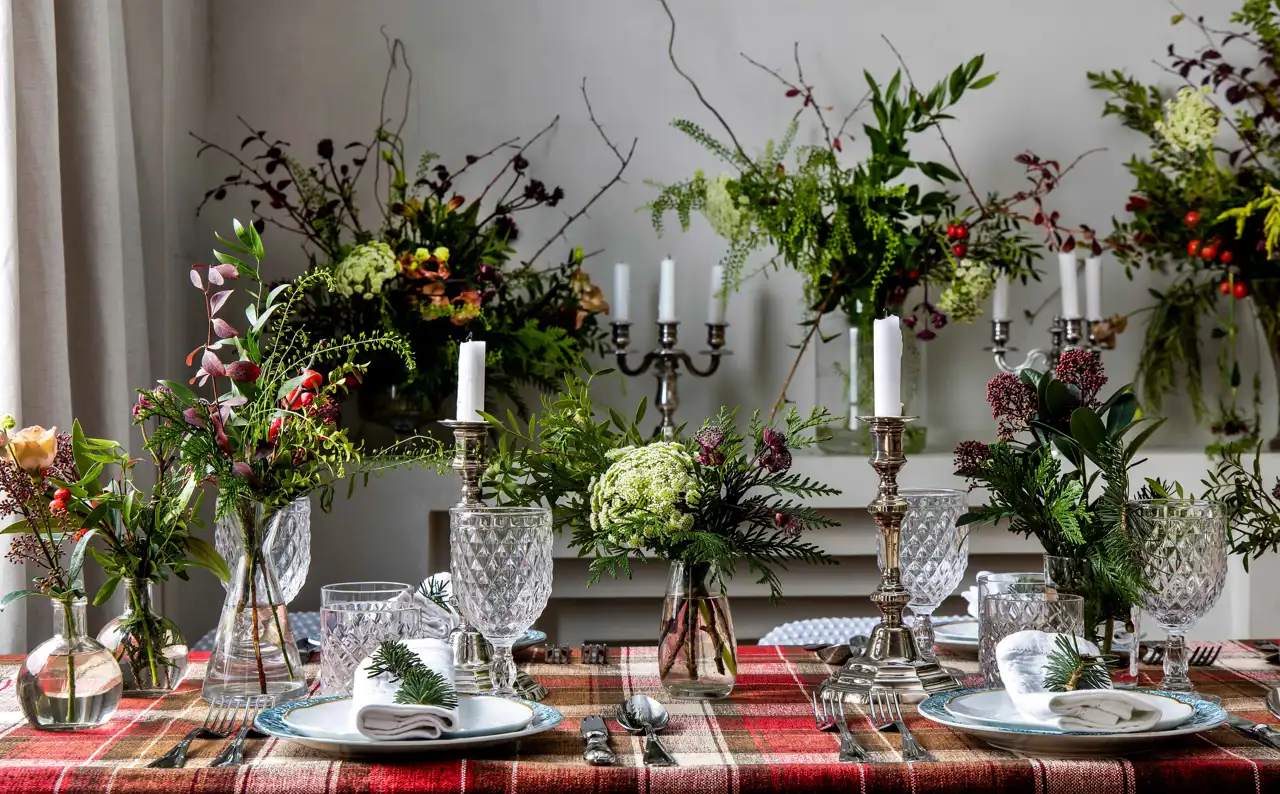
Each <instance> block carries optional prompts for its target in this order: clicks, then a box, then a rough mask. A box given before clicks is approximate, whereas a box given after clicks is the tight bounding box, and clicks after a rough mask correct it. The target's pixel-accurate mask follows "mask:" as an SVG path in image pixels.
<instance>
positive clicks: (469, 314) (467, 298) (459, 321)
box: [450, 289, 480, 325]
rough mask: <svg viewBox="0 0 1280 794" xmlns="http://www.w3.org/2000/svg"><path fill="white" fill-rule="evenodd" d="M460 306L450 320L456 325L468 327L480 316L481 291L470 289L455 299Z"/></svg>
mask: <svg viewBox="0 0 1280 794" xmlns="http://www.w3.org/2000/svg"><path fill="white" fill-rule="evenodd" d="M453 302H454V303H457V304H460V305H459V306H458V308H457V309H456V310H455V314H454V315H453V317H451V318H450V319H451V320H452V321H453V324H454V325H466V324H467V323H469V322H471V321H472V320H474V319H475V318H477V317H479V316H480V291H479V290H474V289H469V290H467V291H465V292H463V293H462V294H461V295H459V296H458V297H456V298H454V299H453Z"/></svg>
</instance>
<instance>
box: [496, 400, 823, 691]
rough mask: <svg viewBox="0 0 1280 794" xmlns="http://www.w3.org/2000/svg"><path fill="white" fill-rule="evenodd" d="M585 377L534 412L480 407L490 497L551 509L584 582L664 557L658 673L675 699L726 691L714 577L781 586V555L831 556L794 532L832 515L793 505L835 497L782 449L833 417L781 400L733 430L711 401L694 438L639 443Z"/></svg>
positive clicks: (731, 659)
mask: <svg viewBox="0 0 1280 794" xmlns="http://www.w3.org/2000/svg"><path fill="white" fill-rule="evenodd" d="M590 383H591V381H590V379H587V380H583V379H581V378H578V377H576V376H570V377H569V378H568V379H567V381H566V387H565V391H564V392H563V393H561V394H560V395H558V396H556V397H544V398H543V401H542V409H543V410H542V412H541V415H540V417H539V418H538V419H537V421H536V422H530V423H529V424H527V425H522V424H521V423H520V422H519V421H518V420H517V419H516V417H515V416H514V415H513V414H510V413H508V415H507V420H506V421H505V422H503V421H500V420H498V419H496V418H494V417H492V416H487V418H488V420H489V421H490V423H491V424H492V425H493V426H494V428H495V429H496V430H497V432H498V435H499V449H498V454H497V455H496V456H495V457H494V459H493V462H492V464H491V466H490V468H489V471H488V473H487V485H488V487H489V488H491V489H492V491H493V493H494V495H495V497H496V498H497V500H498V501H499V502H500V503H504V504H514V505H543V504H545V505H546V506H548V507H550V508H551V509H552V514H553V516H554V521H555V527H556V529H557V530H563V529H569V530H570V531H571V532H572V533H573V540H572V545H573V546H574V547H575V548H576V549H578V554H579V555H580V556H584V557H585V556H592V557H594V559H593V560H592V561H591V566H590V570H591V579H590V582H589V583H588V584H594V583H596V582H598V581H599V580H600V579H601V578H602V577H603V576H605V575H606V574H607V575H609V576H611V577H614V578H616V577H618V576H619V575H625V576H628V577H630V575H631V565H632V563H633V562H634V561H641V562H644V561H647V559H646V558H647V557H657V558H658V559H661V560H664V561H666V562H668V563H669V564H670V569H671V572H670V576H669V578H668V583H667V590H666V594H665V597H664V601H663V614H662V622H661V625H660V627H659V632H660V636H659V662H658V664H659V675H660V677H661V679H662V682H663V685H664V686H665V687H666V688H667V691H668V692H670V693H671V694H672V695H673V696H675V697H680V698H698V699H702V698H718V697H725V696H727V695H728V694H729V693H730V692H731V691H732V690H733V687H734V684H735V682H736V679H737V648H736V644H735V643H736V638H735V636H734V632H733V617H732V614H731V612H730V609H729V600H728V596H727V594H726V592H725V587H726V585H727V582H728V580H729V579H730V578H732V577H733V575H734V573H735V572H736V571H737V570H738V569H739V567H745V568H746V569H747V570H748V571H749V572H750V573H751V574H752V575H753V576H755V577H756V578H757V579H758V581H759V582H760V583H762V584H767V585H768V586H769V593H770V597H771V599H773V600H777V599H778V598H780V597H781V596H782V583H781V580H780V579H779V578H778V574H777V571H776V570H774V569H775V567H778V566H782V565H784V563H785V562H786V561H788V560H799V561H801V562H806V563H814V564H834V563H835V560H834V559H833V558H831V557H830V556H829V555H827V554H826V553H825V552H823V551H822V550H821V549H820V548H818V547H817V546H815V545H814V544H812V543H809V542H808V541H806V540H804V539H803V536H804V533H805V531H807V530H810V529H816V528H821V527H829V526H833V525H834V524H835V522H833V521H831V520H830V519H828V518H826V517H825V516H822V515H820V514H819V513H818V512H817V511H816V510H814V509H813V508H811V507H808V506H806V505H805V504H803V502H802V500H804V499H808V498H812V497H814V496H825V495H831V494H838V493H839V491H838V490H837V489H835V488H830V487H828V486H825V485H822V484H821V483H818V482H815V481H813V480H811V479H809V478H808V477H805V476H803V475H800V474H797V473H794V472H791V471H790V468H791V453H792V450H794V449H796V448H801V447H806V446H811V445H812V444H814V443H815V442H816V431H817V430H819V429H820V428H822V427H824V426H826V425H827V424H829V423H830V422H831V421H832V417H831V416H830V415H828V414H827V413H826V411H824V410H821V409H815V410H814V411H813V412H811V413H810V414H808V415H807V416H806V415H802V414H800V413H799V412H798V411H796V410H795V409H794V408H792V409H791V410H790V411H789V412H788V413H787V415H786V416H785V418H784V421H783V423H782V424H781V426H779V427H774V426H771V425H769V424H768V423H766V422H765V421H764V420H762V419H761V417H760V416H759V414H758V413H757V414H755V415H753V416H752V418H751V419H750V420H749V421H748V422H747V426H746V429H745V431H742V430H739V429H738V424H737V417H736V411H730V410H727V409H722V410H721V412H720V413H719V415H717V416H716V417H714V418H712V419H708V420H706V421H705V422H704V423H703V424H702V426H701V428H700V429H699V430H698V432H697V433H696V434H695V436H694V437H693V438H692V439H689V440H686V441H651V440H649V436H648V434H647V433H644V432H642V431H641V430H640V424H641V422H642V421H643V419H644V413H645V403H644V401H641V403H640V406H639V408H638V409H637V411H636V413H635V415H634V417H624V416H623V415H622V414H620V413H619V412H618V411H616V410H613V409H608V411H607V414H606V415H603V416H597V413H596V408H595V406H594V405H593V403H592V400H591V394H590Z"/></svg>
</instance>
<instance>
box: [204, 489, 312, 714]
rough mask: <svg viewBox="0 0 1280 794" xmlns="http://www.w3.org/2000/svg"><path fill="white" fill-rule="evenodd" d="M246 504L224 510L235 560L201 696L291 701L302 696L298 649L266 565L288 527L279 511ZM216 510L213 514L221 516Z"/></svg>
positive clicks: (273, 574)
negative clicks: (234, 538) (233, 536)
mask: <svg viewBox="0 0 1280 794" xmlns="http://www.w3.org/2000/svg"><path fill="white" fill-rule="evenodd" d="M296 505H297V502H294V503H292V504H290V505H288V506H286V507H284V508H281V509H277V510H273V509H272V508H270V507H268V506H266V505H264V504H262V503H261V502H256V501H253V500H250V499H242V500H239V501H237V502H236V503H235V504H234V505H232V506H230V507H229V508H227V512H226V516H227V517H228V518H231V519H233V520H234V521H235V526H236V531H237V532H238V533H239V534H240V544H239V547H240V554H239V555H238V556H237V557H236V558H235V559H234V561H233V562H231V586H230V587H229V588H228V590H227V598H226V600H225V601H224V602H223V604H222V614H221V615H220V616H219V618H218V632H217V637H216V639H214V642H213V653H212V654H211V655H210V656H209V665H208V667H207V669H206V670H205V678H204V689H203V694H204V698H205V700H208V701H210V702H213V703H221V702H247V701H248V699H249V698H258V697H261V696H263V695H266V696H268V697H269V698H271V700H272V702H274V703H283V702H285V701H287V700H296V699H298V698H301V697H304V696H305V695H306V691H307V681H306V675H305V673H304V672H303V669H302V664H301V662H300V660H299V657H298V646H297V643H296V642H295V641H294V638H293V631H292V630H291V629H290V628H289V614H288V609H287V608H286V606H285V599H284V598H283V591H282V589H281V587H280V583H279V580H278V579H277V578H276V572H275V568H274V567H273V566H271V565H269V564H268V562H267V561H268V559H269V558H268V556H267V551H266V550H267V549H268V548H270V547H271V543H272V538H271V534H272V533H273V532H277V531H279V530H280V528H281V527H283V526H287V524H288V522H286V521H282V520H279V516H278V515H277V514H278V513H280V512H281V511H288V510H291V509H292V508H293V507H294V506H296ZM223 509H224V508H223V505H222V504H219V505H218V510H219V511H220V512H221V511H222V510H223Z"/></svg>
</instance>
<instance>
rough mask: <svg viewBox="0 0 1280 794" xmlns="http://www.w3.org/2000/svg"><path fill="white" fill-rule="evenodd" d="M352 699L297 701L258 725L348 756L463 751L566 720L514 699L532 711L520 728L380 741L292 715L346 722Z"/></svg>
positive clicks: (270, 712)
mask: <svg viewBox="0 0 1280 794" xmlns="http://www.w3.org/2000/svg"><path fill="white" fill-rule="evenodd" d="M458 697H459V699H463V698H466V697H468V696H467V695H465V694H459V695H458ZM350 702H351V698H350V696H345V695H343V696H337V697H324V698H315V699H312V700H295V701H293V702H290V703H285V704H283V705H280V706H276V707H275V708H273V709H268V710H267V711H264V712H263V713H262V714H261V715H259V717H258V719H257V720H256V722H255V727H256V728H257V729H258V730H259V731H261V732H262V733H264V734H266V735H267V736H274V737H275V738H277V739H285V740H287V741H291V742H297V743H299V744H302V745H305V746H307V747H312V748H314V749H317V750H322V751H324V752H328V753H333V754H335V755H338V756H340V757H343V758H349V757H356V756H366V755H410V754H415V753H418V754H420V753H438V752H463V751H465V750H469V749H471V748H476V747H492V746H495V745H500V744H507V743H509V742H514V741H517V740H519V739H523V738H526V737H528V736H535V735H537V734H539V733H543V732H545V731H549V730H551V729H552V728H554V727H556V726H557V725H559V724H560V722H561V721H562V720H563V719H564V715H562V714H561V713H560V712H559V711H558V710H556V709H554V708H552V707H551V706H545V705H543V704H541V703H532V702H529V701H527V700H513V701H512V702H513V703H519V704H521V705H523V706H525V707H527V708H529V709H530V710H531V711H532V712H533V719H532V721H530V722H529V723H528V725H526V726H525V727H523V728H521V729H519V730H515V731H508V732H504V733H496V734H485V735H482V736H461V737H453V738H440V739H410V740H403V741H401V740H397V741H385V742H379V741H374V740H372V739H369V738H367V737H365V736H361V735H359V734H347V733H342V732H339V731H332V732H331V731H329V730H326V729H321V728H317V729H315V730H308V729H307V727H306V725H307V724H308V723H309V722H311V721H310V720H298V719H290V718H289V715H290V713H291V712H294V711H297V710H298V709H308V710H310V709H318V710H319V709H322V710H324V711H326V712H332V713H331V714H328V715H327V716H326V719H324V720H321V721H320V722H323V723H325V724H328V723H333V724H334V725H338V724H345V720H346V718H347V713H348V711H347V709H348V707H349V704H350Z"/></svg>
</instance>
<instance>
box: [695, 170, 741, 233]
mask: <svg viewBox="0 0 1280 794" xmlns="http://www.w3.org/2000/svg"><path fill="white" fill-rule="evenodd" d="M731 182H733V177H731V176H729V175H728V174H721V175H719V176H717V177H715V178H714V179H711V180H709V181H708V182H707V191H706V196H705V198H704V200H703V204H702V214H703V215H704V216H706V219H707V223H709V224H711V229H712V230H713V231H714V232H715V233H716V234H718V235H720V236H721V237H723V238H724V239H726V240H729V241H730V242H734V241H736V240H740V239H742V238H743V237H745V236H746V235H747V233H748V232H749V231H750V230H751V217H750V216H749V215H748V214H747V212H746V206H747V203H748V202H747V197H746V196H738V197H737V198H736V199H735V198H734V197H733V194H732V193H731V192H730V191H729V184H730V183H731Z"/></svg>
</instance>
